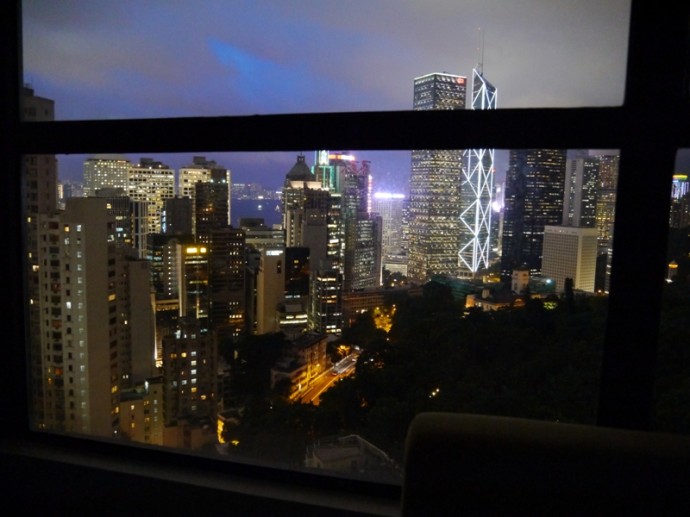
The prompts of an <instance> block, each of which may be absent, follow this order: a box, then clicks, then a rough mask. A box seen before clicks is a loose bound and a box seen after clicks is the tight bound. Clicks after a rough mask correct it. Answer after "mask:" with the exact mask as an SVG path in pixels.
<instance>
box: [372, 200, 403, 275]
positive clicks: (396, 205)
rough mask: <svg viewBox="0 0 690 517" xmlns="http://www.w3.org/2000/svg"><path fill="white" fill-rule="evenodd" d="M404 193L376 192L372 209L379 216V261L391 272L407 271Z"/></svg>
mask: <svg viewBox="0 0 690 517" xmlns="http://www.w3.org/2000/svg"><path fill="white" fill-rule="evenodd" d="M404 203H405V195H404V194H394V193H390V192H377V193H376V194H374V200H373V210H374V213H377V214H379V216H380V217H381V257H382V259H381V261H382V264H383V267H385V268H386V269H388V270H389V271H391V272H396V271H397V272H402V273H403V274H406V273H407V252H406V250H405V248H404V246H405V243H404V242H403V220H404V218H403V206H404Z"/></svg>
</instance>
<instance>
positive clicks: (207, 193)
mask: <svg viewBox="0 0 690 517" xmlns="http://www.w3.org/2000/svg"><path fill="white" fill-rule="evenodd" d="M194 191H195V200H194V203H193V205H194V216H193V220H194V235H195V236H196V240H197V242H198V243H200V244H209V243H210V242H211V233H212V232H213V231H214V230H220V229H223V228H227V227H228V226H229V225H230V218H229V210H230V209H229V207H230V198H229V195H230V188H229V185H228V183H227V179H226V178H225V177H224V175H223V174H221V175H220V177H218V178H214V177H213V176H212V177H211V179H210V180H209V181H207V182H197V183H196V185H195V189H194Z"/></svg>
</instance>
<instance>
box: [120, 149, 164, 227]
mask: <svg viewBox="0 0 690 517" xmlns="http://www.w3.org/2000/svg"><path fill="white" fill-rule="evenodd" d="M127 194H128V195H129V197H130V199H131V200H132V201H145V202H146V205H147V212H148V213H147V221H146V222H147V226H148V228H147V233H162V215H163V206H164V202H165V200H166V199H170V198H173V197H175V171H174V170H173V169H171V168H170V167H168V166H167V165H165V164H163V163H161V162H157V161H154V160H153V159H151V158H141V160H140V161H139V163H138V164H137V165H132V166H131V167H130V169H129V176H128V179H127Z"/></svg>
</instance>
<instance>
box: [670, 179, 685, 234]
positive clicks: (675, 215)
mask: <svg viewBox="0 0 690 517" xmlns="http://www.w3.org/2000/svg"><path fill="white" fill-rule="evenodd" d="M689 187H690V183H688V176H687V174H674V175H673V183H672V184H671V212H670V215H669V226H670V227H671V228H683V227H685V226H688V225H690V188H689Z"/></svg>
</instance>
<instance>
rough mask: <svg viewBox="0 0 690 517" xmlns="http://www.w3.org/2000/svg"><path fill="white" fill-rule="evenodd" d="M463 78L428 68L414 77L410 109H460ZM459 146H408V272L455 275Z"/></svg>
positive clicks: (421, 278) (420, 276)
mask: <svg viewBox="0 0 690 517" xmlns="http://www.w3.org/2000/svg"><path fill="white" fill-rule="evenodd" d="M466 83H467V79H466V78H465V77H462V76H459V75H452V74H446V73H433V74H427V75H424V76H421V77H417V78H415V80H414V104H413V108H414V109H415V110H444V109H445V110H456V109H465V93H466V88H467V84H466ZM461 174H462V151H460V150H429V149H425V150H413V151H412V170H411V174H410V212H409V214H410V226H409V239H410V255H409V263H408V276H409V277H410V279H411V280H414V281H417V282H425V281H426V280H428V279H429V278H430V277H431V276H432V275H435V274H446V275H450V276H453V277H455V276H457V275H458V271H459V268H458V250H460V181H461Z"/></svg>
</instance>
